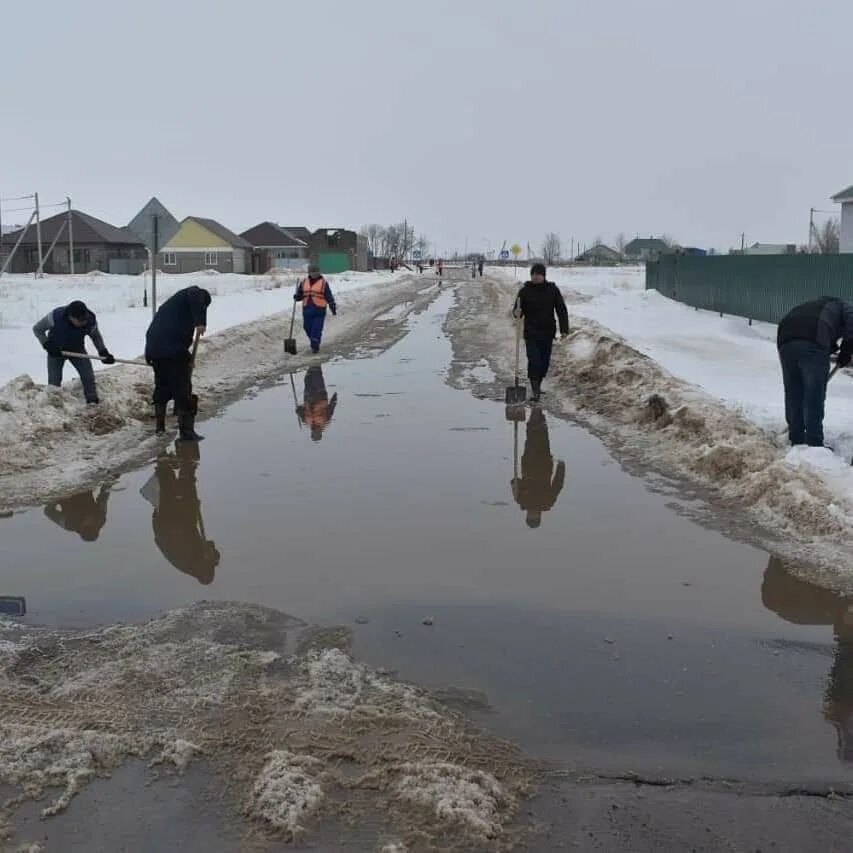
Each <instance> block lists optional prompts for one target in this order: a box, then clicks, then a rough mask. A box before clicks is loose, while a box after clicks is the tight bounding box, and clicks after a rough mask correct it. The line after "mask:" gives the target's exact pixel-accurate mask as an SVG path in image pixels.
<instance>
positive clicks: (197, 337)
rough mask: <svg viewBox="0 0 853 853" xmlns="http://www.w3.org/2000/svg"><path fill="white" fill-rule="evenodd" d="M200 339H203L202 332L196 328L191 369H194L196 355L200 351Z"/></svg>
mask: <svg viewBox="0 0 853 853" xmlns="http://www.w3.org/2000/svg"><path fill="white" fill-rule="evenodd" d="M200 339H201V332H200V331H199V330H198V329H196V330H195V338H193V351H192V354H191V355H190V371H192V369H193V368H194V367H195V357H196V353H197V352H198V342H199V340H200Z"/></svg>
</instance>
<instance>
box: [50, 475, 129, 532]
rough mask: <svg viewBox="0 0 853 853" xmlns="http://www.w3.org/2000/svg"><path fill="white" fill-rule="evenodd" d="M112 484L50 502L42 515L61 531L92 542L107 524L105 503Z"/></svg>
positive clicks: (108, 497)
mask: <svg viewBox="0 0 853 853" xmlns="http://www.w3.org/2000/svg"><path fill="white" fill-rule="evenodd" d="M111 486H112V483H105V484H104V485H103V486H101V488H100V490H99V491H98V497H97V498H96V497H95V493H94V492H80V493H79V494H76V495H71V497H68V498H63V499H62V500H58V501H52V502H51V503H49V504H48V505H47V506H46V507H45V508H44V514H45V515H46V516H47V517H48V518H49V519H50V520H51V521H52V522H53V523H54V524H58V525H59V526H60V527H61V528H62V529H63V530H68V531H70V532H71V533H77V534H78V535H79V536H80V538H81V539H82V540H83V541H84V542H94V541H95V540H96V539H97V538H98V536H99V535H100V533H101V531H102V530H103V529H104V525H105V524H106V523H107V502H108V501H109V499H110V488H111Z"/></svg>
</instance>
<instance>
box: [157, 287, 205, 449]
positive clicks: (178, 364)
mask: <svg viewBox="0 0 853 853" xmlns="http://www.w3.org/2000/svg"><path fill="white" fill-rule="evenodd" d="M208 305H210V293H208V291H206V290H204V289H202V288H201V287H195V286H193V287H185V288H184V289H183V290H179V291H178V292H177V293H176V294H175V295H174V296H172V297H170V298H169V299H167V300H166V301H165V302H164V303H163V304H162V305H161V306H160V307H159V308H158V309H157V313H156V314H155V315H154V319H153V320H152V321H151V325H150V326H149V327H148V332H147V333H146V335H145V360H146V361H147V362H148V363H149V364H150V365H151V366H152V367H153V368H154V415H155V417H156V420H157V432H165V431H166V405H167V404H168V402H169V400H174V401H175V410H176V411H177V413H178V437H179V439H180V440H181V441H200V440H201V438H202V436H200V435H199V434H198V433H197V432H196V431H195V418H196V415H197V414H198V411H197V405H196V401H195V398H194V397H193V388H192V356H191V355H190V347H191V346H192V343H193V335H194V333H195V332H198V334H199V335H203V334H204V333H205V331H206V329H207V307H208Z"/></svg>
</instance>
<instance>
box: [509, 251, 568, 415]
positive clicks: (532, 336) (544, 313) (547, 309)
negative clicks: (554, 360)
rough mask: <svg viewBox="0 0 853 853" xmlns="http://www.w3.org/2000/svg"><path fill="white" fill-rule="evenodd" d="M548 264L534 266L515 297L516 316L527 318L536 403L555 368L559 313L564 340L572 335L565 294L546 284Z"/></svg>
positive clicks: (530, 374) (526, 342) (529, 367)
mask: <svg viewBox="0 0 853 853" xmlns="http://www.w3.org/2000/svg"><path fill="white" fill-rule="evenodd" d="M546 272H547V270H546V269H545V265H544V264H533V266H532V267H531V268H530V281H528V282H525V283H524V284H523V285H522V287H521V290H519V291H518V296H516V298H515V306H514V307H513V312H512V313H513V316H514V317H516V318H518V317H523V318H524V345H525V348H526V349H527V377H528V379H530V387H531V389H532V391H533V397H532V401H533V402H534V403H538V402H539V397H540V395H541V393H542V380H543V379H544V378H545V377H546V376H547V375H548V368H549V367H550V365H551V349H552V347H553V345H554V336H555V335H556V334H557V322H556V321H555V319H554V315H555V314H556V317H557V320H558V321H559V323H560V340H562V339H564V338H565V337H566V335H568V334H569V312H568V311H567V310H566V303H565V301H564V300H563V294H562V293H560V289H559V288H558V287H557V285H556V284H554V282H552V281H546V279H545V274H546Z"/></svg>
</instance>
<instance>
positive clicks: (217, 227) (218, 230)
mask: <svg viewBox="0 0 853 853" xmlns="http://www.w3.org/2000/svg"><path fill="white" fill-rule="evenodd" d="M187 219H189V220H192V221H193V222H198V224H199V225H201V226H203V227H204V228H207V230H208V231H210V232H211V233H213V234H215V235H216V236H217V237H221V238H222V239H223V240H225V241H226V242H228V243H229V244H230V245H231V246H233V247H234V248H235V249H251V248H252V244H251V243H249V242H248V241H247V240H244V239H243V238H242V237H240V236H238V235H237V234H235V233H234V232H233V231H229V230H228V229H227V228H226V227H225V226H224V225H221V224H220V223H219V222H217V221H216V220H215V219H204V218H203V217H201V216H188V217H187V218H186V219H185V220H184V222H186V221H187Z"/></svg>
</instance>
